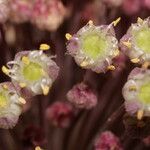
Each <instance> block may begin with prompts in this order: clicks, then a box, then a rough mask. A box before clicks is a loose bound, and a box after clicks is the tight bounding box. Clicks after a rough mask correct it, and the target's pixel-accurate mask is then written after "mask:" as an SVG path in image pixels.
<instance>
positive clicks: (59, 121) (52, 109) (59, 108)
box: [46, 102, 75, 128]
mask: <svg viewBox="0 0 150 150" xmlns="http://www.w3.org/2000/svg"><path fill="white" fill-rule="evenodd" d="M74 115H75V111H74V109H73V107H72V106H71V105H70V104H69V103H64V102H55V103H53V104H52V105H50V106H49V107H48V108H47V110H46V118H47V120H49V122H50V124H52V125H53V126H56V127H61V128H67V127H69V126H70V124H71V122H72V119H73V118H74Z"/></svg>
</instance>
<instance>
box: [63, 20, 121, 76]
mask: <svg viewBox="0 0 150 150" xmlns="http://www.w3.org/2000/svg"><path fill="white" fill-rule="evenodd" d="M119 20H120V18H118V19H117V20H116V21H114V22H113V23H111V24H110V25H108V26H107V25H101V26H95V25H94V24H93V22H92V21H89V23H88V24H87V25H85V26H84V27H83V28H81V29H80V30H79V31H78V32H77V33H76V34H75V35H73V36H72V37H71V36H70V37H69V36H68V34H66V38H67V39H68V43H67V50H68V51H67V52H68V54H70V55H71V56H72V57H74V59H75V61H76V63H77V64H78V65H79V66H80V67H82V68H85V69H91V70H92V71H95V72H97V73H100V72H106V71H107V70H109V69H110V70H114V69H115V68H114V66H113V65H112V63H113V61H112V59H113V58H115V57H116V56H118V54H119V51H118V40H117V39H116V37H115V32H114V29H113V24H114V25H116V24H117V23H118V21H119Z"/></svg>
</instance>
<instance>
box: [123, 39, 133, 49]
mask: <svg viewBox="0 0 150 150" xmlns="http://www.w3.org/2000/svg"><path fill="white" fill-rule="evenodd" d="M123 45H125V46H126V47H128V48H131V46H132V44H131V43H130V42H129V41H127V42H123Z"/></svg>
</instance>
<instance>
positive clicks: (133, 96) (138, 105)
mask: <svg viewBox="0 0 150 150" xmlns="http://www.w3.org/2000/svg"><path fill="white" fill-rule="evenodd" d="M149 91H150V70H149V69H142V68H135V69H134V70H133V71H132V72H131V73H130V75H129V77H128V81H127V83H126V84H125V86H124V88H123V96H124V98H125V107H126V111H127V112H128V113H129V114H130V115H135V114H136V115H137V118H138V119H139V120H141V119H142V117H143V116H150V92H149Z"/></svg>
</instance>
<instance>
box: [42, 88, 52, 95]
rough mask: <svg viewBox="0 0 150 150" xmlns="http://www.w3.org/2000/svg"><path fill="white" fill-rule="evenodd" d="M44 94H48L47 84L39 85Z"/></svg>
mask: <svg viewBox="0 0 150 150" xmlns="http://www.w3.org/2000/svg"><path fill="white" fill-rule="evenodd" d="M41 87H42V90H43V94H44V95H48V93H49V90H50V88H49V87H48V86H41Z"/></svg>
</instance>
